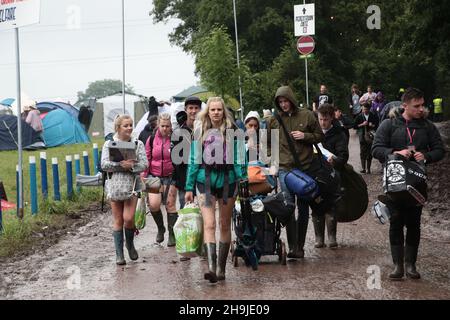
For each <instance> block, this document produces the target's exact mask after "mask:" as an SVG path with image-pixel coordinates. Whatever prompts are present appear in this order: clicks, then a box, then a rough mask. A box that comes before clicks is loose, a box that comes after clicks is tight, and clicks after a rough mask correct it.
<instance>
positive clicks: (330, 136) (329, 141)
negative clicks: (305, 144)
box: [322, 124, 349, 170]
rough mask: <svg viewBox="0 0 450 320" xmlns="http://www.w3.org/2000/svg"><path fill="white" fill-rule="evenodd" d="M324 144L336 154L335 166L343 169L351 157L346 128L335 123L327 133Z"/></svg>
mask: <svg viewBox="0 0 450 320" xmlns="http://www.w3.org/2000/svg"><path fill="white" fill-rule="evenodd" d="M322 145H323V146H324V147H325V149H327V150H328V151H330V152H331V153H333V154H334V155H335V156H336V159H334V163H335V166H334V167H335V168H336V169H337V170H341V169H343V167H344V165H345V164H346V163H347V161H348V157H349V152H348V140H347V137H346V135H345V132H344V129H343V128H341V127H339V126H337V125H336V124H335V125H333V127H331V129H330V130H328V131H327V133H325V141H324V142H323V143H322Z"/></svg>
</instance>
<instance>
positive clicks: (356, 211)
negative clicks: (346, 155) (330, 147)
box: [336, 164, 369, 222]
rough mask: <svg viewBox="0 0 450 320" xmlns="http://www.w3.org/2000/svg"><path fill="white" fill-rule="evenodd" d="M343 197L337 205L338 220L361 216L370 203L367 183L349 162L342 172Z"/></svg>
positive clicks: (344, 220)
mask: <svg viewBox="0 0 450 320" xmlns="http://www.w3.org/2000/svg"><path fill="white" fill-rule="evenodd" d="M339 173H340V175H341V192H342V199H341V200H340V201H338V203H337V205H336V220H337V221H338V222H352V221H355V220H357V219H359V218H361V217H362V216H363V214H364V212H366V210H367V206H368V205H369V194H368V191H367V184H366V182H365V181H364V179H363V177H362V176H361V175H360V174H359V173H357V172H355V170H354V169H353V167H352V166H351V165H349V164H346V165H345V166H344V169H343V170H341V171H340V172H339Z"/></svg>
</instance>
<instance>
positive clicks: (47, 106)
mask: <svg viewBox="0 0 450 320" xmlns="http://www.w3.org/2000/svg"><path fill="white" fill-rule="evenodd" d="M36 108H37V109H38V110H39V111H40V112H41V113H46V112H50V111H53V110H56V109H62V110H66V111H67V112H69V113H70V114H71V115H72V117H74V118H75V119H78V114H79V110H78V109H77V108H75V107H74V106H72V105H70V104H67V103H64V102H39V103H37V104H36Z"/></svg>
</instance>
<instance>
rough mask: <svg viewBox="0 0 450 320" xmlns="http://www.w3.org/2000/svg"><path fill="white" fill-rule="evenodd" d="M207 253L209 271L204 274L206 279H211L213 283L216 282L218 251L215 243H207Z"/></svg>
mask: <svg viewBox="0 0 450 320" xmlns="http://www.w3.org/2000/svg"><path fill="white" fill-rule="evenodd" d="M206 255H207V257H208V272H207V273H205V274H204V277H205V280H209V282H211V283H216V282H217V275H216V269H217V253H216V244H215V243H207V244H206Z"/></svg>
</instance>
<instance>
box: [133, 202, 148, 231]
mask: <svg viewBox="0 0 450 320" xmlns="http://www.w3.org/2000/svg"><path fill="white" fill-rule="evenodd" d="M146 215H147V214H146V212H145V200H143V199H142V198H139V199H138V202H137V205H136V212H135V213H134V226H135V227H136V229H138V230H142V229H144V228H145V224H146Z"/></svg>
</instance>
